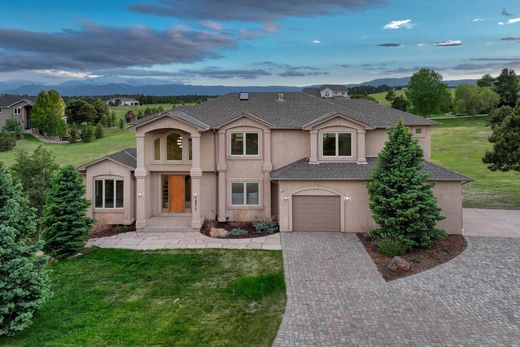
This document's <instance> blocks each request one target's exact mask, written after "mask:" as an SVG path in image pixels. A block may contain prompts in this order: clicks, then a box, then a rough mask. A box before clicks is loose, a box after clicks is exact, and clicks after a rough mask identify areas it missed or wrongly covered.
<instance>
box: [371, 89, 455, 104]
mask: <svg viewBox="0 0 520 347" xmlns="http://www.w3.org/2000/svg"><path fill="white" fill-rule="evenodd" d="M449 91H450V93H451V96H452V97H454V96H455V88H449ZM387 93H388V92H381V93H374V94H369V95H370V96H371V97H373V98H374V99H376V100H377V102H379V103H380V104H381V105H385V106H390V102H388V101H386V100H385V96H386V94H387ZM394 93H395V96H400V95H404V93H405V91H404V90H395V91H394Z"/></svg>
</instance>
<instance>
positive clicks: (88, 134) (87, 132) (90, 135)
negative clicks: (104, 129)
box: [80, 124, 94, 143]
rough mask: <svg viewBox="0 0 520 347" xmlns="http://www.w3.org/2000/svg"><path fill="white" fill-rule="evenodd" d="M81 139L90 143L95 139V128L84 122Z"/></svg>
mask: <svg viewBox="0 0 520 347" xmlns="http://www.w3.org/2000/svg"><path fill="white" fill-rule="evenodd" d="M80 137H81V141H82V142H83V143H90V142H92V141H94V128H92V125H90V124H83V126H82V127H81V135H80Z"/></svg>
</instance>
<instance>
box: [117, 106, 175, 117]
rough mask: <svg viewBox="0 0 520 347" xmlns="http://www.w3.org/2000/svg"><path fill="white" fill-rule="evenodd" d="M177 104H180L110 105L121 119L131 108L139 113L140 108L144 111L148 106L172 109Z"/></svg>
mask: <svg viewBox="0 0 520 347" xmlns="http://www.w3.org/2000/svg"><path fill="white" fill-rule="evenodd" d="M175 106H180V105H173V104H148V105H139V106H109V107H108V108H109V110H110V111H111V112H112V111H114V112H115V113H116V117H117V119H118V120H119V118H123V116H124V115H125V114H126V113H127V112H128V111H130V110H132V112H134V113H135V114H137V112H139V110H141V111H143V112H144V110H145V109H146V108H154V107H162V108H163V109H164V110H165V111H167V110H171V109H172V108H175Z"/></svg>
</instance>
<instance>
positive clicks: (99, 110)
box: [92, 98, 108, 122]
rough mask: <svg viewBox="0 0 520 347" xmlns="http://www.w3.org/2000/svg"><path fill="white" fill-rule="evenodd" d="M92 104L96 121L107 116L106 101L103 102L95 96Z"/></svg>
mask: <svg viewBox="0 0 520 347" xmlns="http://www.w3.org/2000/svg"><path fill="white" fill-rule="evenodd" d="M92 106H94V109H95V110H96V120H97V121H98V122H99V121H101V119H102V118H103V117H106V116H108V106H107V104H106V102H104V101H103V100H101V99H100V98H96V100H94V103H93V104H92Z"/></svg>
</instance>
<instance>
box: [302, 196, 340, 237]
mask: <svg viewBox="0 0 520 347" xmlns="http://www.w3.org/2000/svg"><path fill="white" fill-rule="evenodd" d="M339 199H340V198H339V196H315V195H295V196H293V200H292V201H293V230H294V231H341V222H340V220H341V216H340V215H341V214H340V200H339Z"/></svg>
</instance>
